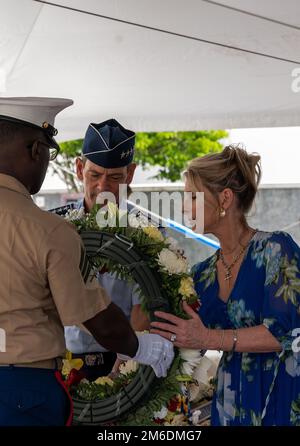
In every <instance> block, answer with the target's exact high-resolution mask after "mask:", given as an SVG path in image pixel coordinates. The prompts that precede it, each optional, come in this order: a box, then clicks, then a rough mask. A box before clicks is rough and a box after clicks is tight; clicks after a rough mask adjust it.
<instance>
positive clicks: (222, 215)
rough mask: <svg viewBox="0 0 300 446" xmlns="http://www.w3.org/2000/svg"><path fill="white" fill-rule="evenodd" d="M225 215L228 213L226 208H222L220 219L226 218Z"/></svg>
mask: <svg viewBox="0 0 300 446" xmlns="http://www.w3.org/2000/svg"><path fill="white" fill-rule="evenodd" d="M225 215H226V211H225V209H224V208H221V209H220V217H221V218H224V217H225Z"/></svg>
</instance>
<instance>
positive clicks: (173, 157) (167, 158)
mask: <svg viewBox="0 0 300 446" xmlns="http://www.w3.org/2000/svg"><path fill="white" fill-rule="evenodd" d="M227 136H228V134H227V132H225V131H224V130H203V131H197V132H159V133H138V134H137V138H136V146H135V147H136V150H135V155H134V156H135V161H136V162H137V164H139V165H140V166H142V167H143V168H144V169H148V168H149V167H151V166H158V167H159V172H158V174H157V175H155V176H154V177H153V178H156V179H165V180H170V181H177V180H179V179H180V176H181V173H182V171H183V169H184V168H185V167H186V164H187V162H188V161H190V160H191V159H193V158H196V157H199V156H202V155H206V154H207V153H215V152H220V151H221V150H222V147H223V146H222V144H221V142H220V140H221V139H222V138H225V137H227Z"/></svg>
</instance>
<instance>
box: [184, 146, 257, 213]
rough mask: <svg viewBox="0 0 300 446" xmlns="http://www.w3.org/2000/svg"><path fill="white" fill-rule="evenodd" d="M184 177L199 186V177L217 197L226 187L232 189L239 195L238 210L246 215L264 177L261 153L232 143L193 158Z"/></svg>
mask: <svg viewBox="0 0 300 446" xmlns="http://www.w3.org/2000/svg"><path fill="white" fill-rule="evenodd" d="M185 176H186V179H187V180H188V181H190V182H191V184H192V185H193V186H194V187H195V188H196V189H197V183H198V184H199V180H200V181H201V183H202V185H203V186H205V187H206V188H207V189H208V190H209V191H210V192H211V193H212V194H213V195H214V196H215V197H216V198H217V194H218V193H220V192H222V191H223V190H224V189H226V188H229V189H231V190H232V191H233V192H234V193H235V194H236V197H237V199H238V207H239V209H240V210H241V211H242V212H243V214H246V213H247V212H248V211H249V210H250V209H251V206H252V204H253V201H254V198H255V195H256V192H257V189H258V185H259V182H260V178H261V166H260V156H259V155H258V154H257V153H252V154H249V153H247V152H246V150H245V149H243V148H241V147H239V146H235V145H229V146H226V147H225V148H224V149H223V150H222V152H220V153H213V154H208V155H204V156H202V157H201V158H195V159H193V160H192V161H190V163H189V164H188V167H187V170H186V172H185Z"/></svg>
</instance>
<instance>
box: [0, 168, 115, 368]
mask: <svg viewBox="0 0 300 446" xmlns="http://www.w3.org/2000/svg"><path fill="white" fill-rule="evenodd" d="M0 203H1V206H0V329H3V330H4V331H5V334H6V351H5V352H3V351H0V364H22V363H30V362H35V361H41V360H45V359H52V358H55V357H58V356H62V355H63V354H64V351H65V340H64V329H63V325H77V324H80V323H82V322H85V321H86V320H88V319H91V318H92V317H94V316H95V315H96V314H97V313H99V312H100V311H102V310H104V309H105V308H107V306H108V305H109V303H110V299H109V297H108V296H107V294H106V293H105V291H104V290H103V289H102V288H101V287H100V286H99V284H98V282H97V279H96V278H95V280H90V279H88V280H87V282H86V283H85V281H84V279H83V277H82V274H81V270H80V263H81V265H82V263H84V250H83V249H82V243H81V239H80V237H79V235H78V234H77V232H76V230H75V229H73V228H72V227H71V225H70V224H68V223H66V222H65V221H64V220H63V219H62V218H61V217H58V216H57V215H54V214H51V213H49V212H45V211H42V210H41V209H39V208H38V207H37V206H36V205H35V203H34V202H33V200H32V198H31V196H30V194H29V192H28V191H27V189H26V188H25V186H23V185H22V184H21V183H20V182H19V181H18V180H16V179H15V178H13V177H11V176H8V175H3V174H0ZM3 330H1V332H2V331H3Z"/></svg>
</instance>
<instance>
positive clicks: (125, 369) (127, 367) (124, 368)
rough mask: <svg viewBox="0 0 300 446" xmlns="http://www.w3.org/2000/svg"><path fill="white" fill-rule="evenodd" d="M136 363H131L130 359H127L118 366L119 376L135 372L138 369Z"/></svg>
mask: <svg viewBox="0 0 300 446" xmlns="http://www.w3.org/2000/svg"><path fill="white" fill-rule="evenodd" d="M138 366H139V365H138V363H137V362H136V361H133V360H132V359H129V360H128V361H126V362H124V363H123V364H121V365H120V368H119V370H120V374H121V375H129V374H130V373H133V372H136V371H137V369H138Z"/></svg>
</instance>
